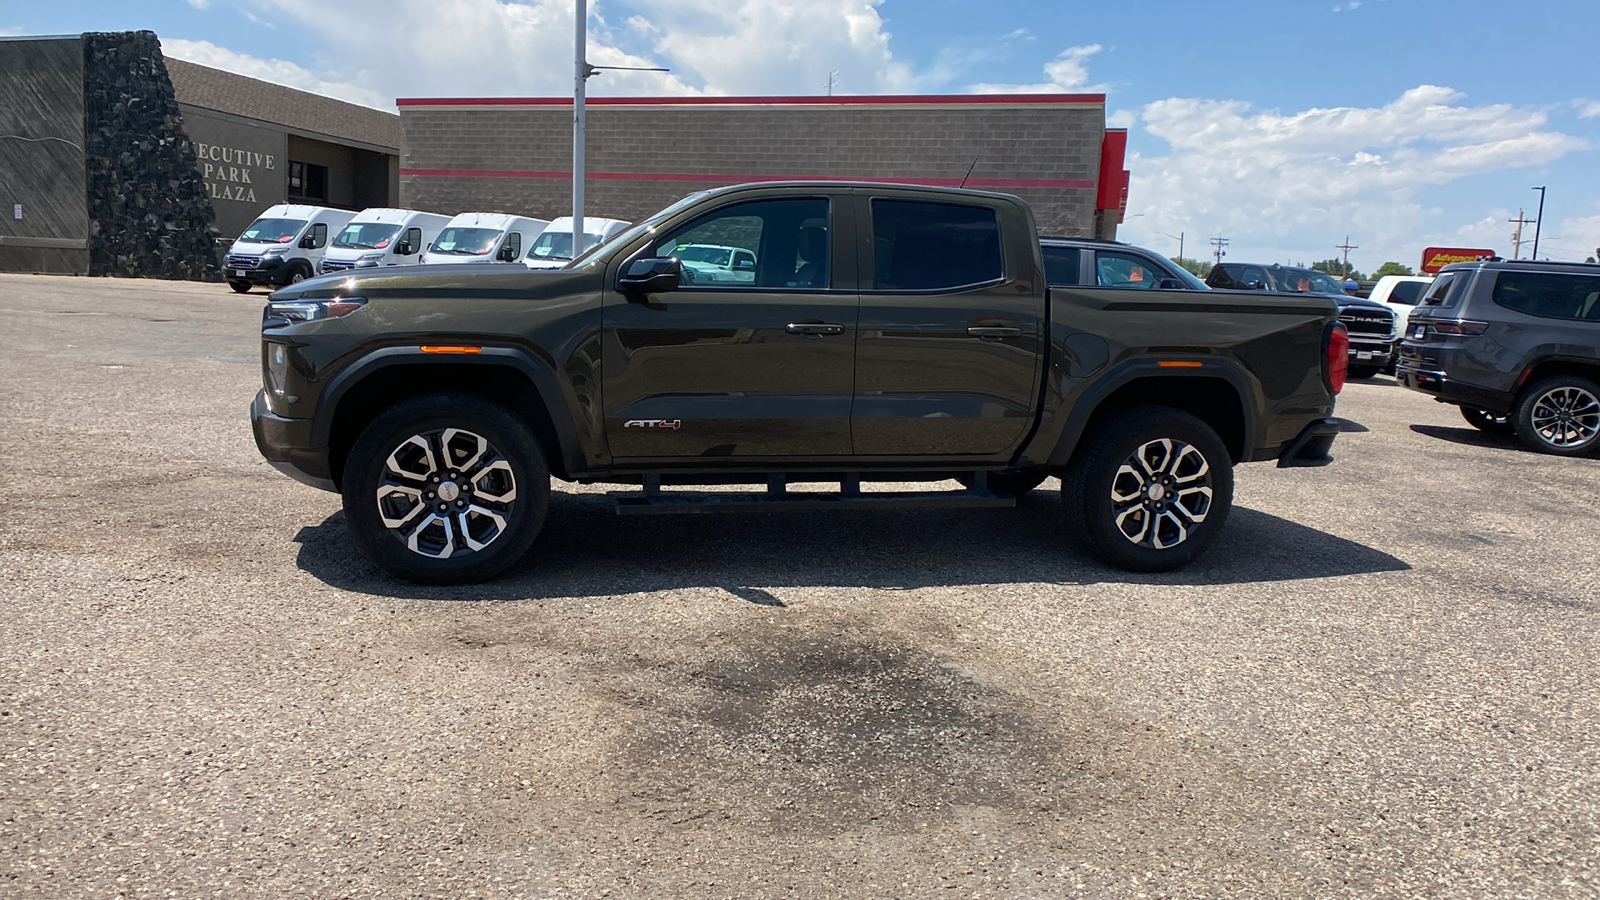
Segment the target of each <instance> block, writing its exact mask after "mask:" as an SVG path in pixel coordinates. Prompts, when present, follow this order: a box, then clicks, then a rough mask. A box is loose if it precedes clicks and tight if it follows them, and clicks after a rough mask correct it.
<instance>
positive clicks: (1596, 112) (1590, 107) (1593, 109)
mask: <svg viewBox="0 0 1600 900" xmlns="http://www.w3.org/2000/svg"><path fill="white" fill-rule="evenodd" d="M1576 104H1577V107H1578V118H1580V119H1592V118H1594V117H1595V116H1600V100H1578V101H1576Z"/></svg>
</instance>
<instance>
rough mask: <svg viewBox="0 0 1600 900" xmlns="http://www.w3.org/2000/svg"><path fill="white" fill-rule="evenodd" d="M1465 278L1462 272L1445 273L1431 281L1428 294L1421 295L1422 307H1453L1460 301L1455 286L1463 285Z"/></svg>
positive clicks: (1459, 293)
mask: <svg viewBox="0 0 1600 900" xmlns="http://www.w3.org/2000/svg"><path fill="white" fill-rule="evenodd" d="M1466 283H1467V276H1466V274H1465V273H1462V272H1446V273H1445V274H1443V275H1440V276H1439V277H1438V278H1435V279H1434V280H1433V284H1431V285H1429V286H1428V292H1427V293H1425V294H1423V295H1422V303H1421V305H1422V306H1454V305H1455V304H1456V301H1457V300H1460V299H1461V292H1460V291H1459V290H1456V289H1455V288H1456V285H1465V284H1466Z"/></svg>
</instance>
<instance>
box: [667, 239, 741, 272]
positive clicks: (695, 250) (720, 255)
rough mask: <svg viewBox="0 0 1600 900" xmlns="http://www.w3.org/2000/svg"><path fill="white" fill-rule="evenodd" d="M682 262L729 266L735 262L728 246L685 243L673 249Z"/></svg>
mask: <svg viewBox="0 0 1600 900" xmlns="http://www.w3.org/2000/svg"><path fill="white" fill-rule="evenodd" d="M672 255H673V256H676V257H677V258H678V259H679V260H680V261H681V262H699V263H708V264H710V265H713V266H721V267H722V268H727V267H728V265H729V264H730V263H731V262H733V251H732V250H729V249H727V248H726V247H707V246H706V245H704V244H683V245H680V246H679V247H678V248H677V249H675V250H673V251H672Z"/></svg>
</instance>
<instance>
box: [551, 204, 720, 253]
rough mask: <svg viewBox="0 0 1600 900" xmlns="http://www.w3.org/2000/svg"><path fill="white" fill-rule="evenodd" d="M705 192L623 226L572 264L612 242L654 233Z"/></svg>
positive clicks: (627, 240) (625, 241) (622, 242)
mask: <svg viewBox="0 0 1600 900" xmlns="http://www.w3.org/2000/svg"><path fill="white" fill-rule="evenodd" d="M706 194H707V192H706V191H695V192H694V193H692V194H689V195H688V196H686V197H684V198H683V199H682V200H679V201H678V202H677V203H674V204H672V205H671V206H669V207H667V208H666V209H663V210H661V211H660V212H658V213H656V214H655V215H652V216H650V217H649V218H648V219H645V220H644V221H642V222H638V223H635V224H634V225H633V226H632V227H630V228H625V229H623V230H622V231H619V232H617V233H616V234H613V235H612V236H611V237H608V238H606V239H605V242H604V243H600V244H596V245H595V246H593V247H590V248H589V249H587V250H585V251H583V255H582V256H580V257H578V258H577V259H575V260H573V261H572V264H573V265H577V264H578V263H581V262H583V261H584V260H586V259H589V258H590V257H592V256H594V255H595V254H596V253H598V252H599V251H600V249H601V248H603V247H609V246H611V245H612V244H626V243H628V242H629V241H631V240H633V239H634V238H636V237H638V236H639V235H641V234H647V233H648V234H655V230H656V226H657V225H660V224H661V223H662V222H664V221H666V220H667V219H668V218H669V217H671V216H673V215H674V214H676V213H677V212H678V210H680V209H683V208H684V207H685V206H688V205H690V204H691V203H696V202H698V201H699V200H700V198H701V197H704V196H705V195H706Z"/></svg>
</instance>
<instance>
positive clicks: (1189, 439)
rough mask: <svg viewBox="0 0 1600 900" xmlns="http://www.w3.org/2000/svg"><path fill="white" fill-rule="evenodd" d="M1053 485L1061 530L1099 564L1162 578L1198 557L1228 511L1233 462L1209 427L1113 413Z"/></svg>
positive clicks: (1160, 412)
mask: <svg viewBox="0 0 1600 900" xmlns="http://www.w3.org/2000/svg"><path fill="white" fill-rule="evenodd" d="M1084 441H1085V443H1084V445H1083V446H1082V447H1080V448H1079V450H1078V452H1077V453H1076V454H1075V455H1074V456H1073V459H1072V464H1071V465H1070V466H1068V468H1067V473H1066V475H1065V476H1064V477H1063V478H1062V479H1061V499H1062V502H1063V505H1064V506H1065V508H1066V514H1067V525H1068V529H1069V530H1070V531H1071V532H1072V534H1073V536H1074V537H1075V538H1076V539H1077V540H1078V542H1079V543H1080V544H1081V545H1083V546H1084V547H1085V548H1086V549H1087V550H1088V551H1089V552H1090V553H1091V554H1093V555H1094V556H1095V557H1096V558H1098V559H1100V560H1101V561H1103V562H1105V563H1108V564H1110V565H1113V566H1116V567H1118V568H1121V569H1127V570H1129V571H1133V572H1166V571H1170V570H1172V569H1177V568H1180V567H1182V566H1185V565H1187V564H1188V563H1190V562H1192V561H1193V560H1195V559H1196V558H1198V557H1199V556H1200V554H1201V553H1203V552H1205V549H1206V548H1207V547H1209V546H1210V545H1211V542H1212V541H1214V540H1216V538H1217V535H1218V533H1220V532H1221V531H1222V526H1223V523H1224V522H1225V521H1226V520H1227V518H1228V511H1229V510H1230V509H1232V508H1233V462H1232V460H1231V459H1230V458H1229V456H1228V449H1227V447H1226V446H1224V445H1223V443H1222V439H1221V438H1219V437H1218V436H1217V433H1216V432H1215V431H1213V430H1212V429H1211V427H1210V426H1209V425H1207V424H1206V423H1205V422H1202V421H1201V420H1200V419H1198V418H1196V417H1194V416H1192V415H1190V414H1188V413H1186V412H1182V411H1180V410H1176V409H1171V408H1169V407H1164V406H1135V407H1130V408H1128V409H1126V410H1123V411H1121V412H1118V413H1116V414H1115V415H1114V416H1113V417H1112V418H1110V419H1108V420H1107V421H1106V422H1105V423H1104V424H1103V425H1101V426H1100V427H1099V428H1098V429H1096V430H1095V431H1094V432H1093V433H1092V434H1089V435H1086V436H1085V438H1084Z"/></svg>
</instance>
